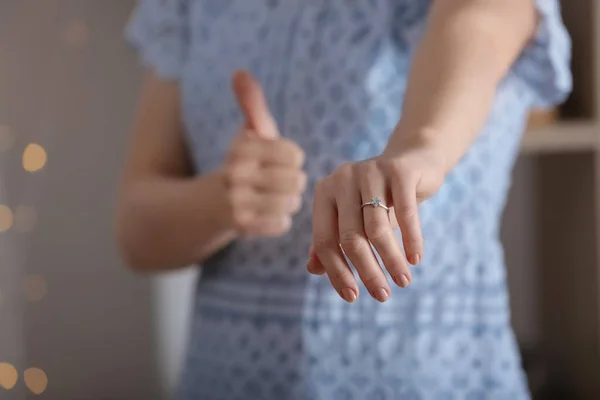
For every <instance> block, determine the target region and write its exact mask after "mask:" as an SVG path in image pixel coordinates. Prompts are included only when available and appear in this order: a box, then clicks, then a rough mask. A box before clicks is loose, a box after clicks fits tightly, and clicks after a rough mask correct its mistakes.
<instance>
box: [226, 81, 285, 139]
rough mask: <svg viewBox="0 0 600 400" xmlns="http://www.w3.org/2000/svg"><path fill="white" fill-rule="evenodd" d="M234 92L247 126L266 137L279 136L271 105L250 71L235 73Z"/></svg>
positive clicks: (274, 137)
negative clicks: (270, 108)
mask: <svg viewBox="0 0 600 400" xmlns="http://www.w3.org/2000/svg"><path fill="white" fill-rule="evenodd" d="M232 86H233V93H234V94H235V97H236V99H237V102H238V104H239V106H240V109H241V110H242V112H243V113H244V117H245V119H246V127H247V128H248V129H250V130H253V131H255V132H256V133H257V134H258V135H259V136H260V137H262V138H265V139H277V138H279V129H278V128H277V123H276V122H275V119H274V118H273V115H271V112H270V111H269V105H268V104H267V100H266V99H265V95H264V93H263V90H262V88H261V86H260V83H258V82H257V81H256V79H254V77H253V76H252V75H251V74H250V73H249V72H248V71H237V72H236V73H235V74H234V75H233V81H232Z"/></svg>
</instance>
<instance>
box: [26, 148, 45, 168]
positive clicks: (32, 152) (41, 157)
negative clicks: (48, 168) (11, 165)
mask: <svg viewBox="0 0 600 400" xmlns="http://www.w3.org/2000/svg"><path fill="white" fill-rule="evenodd" d="M47 160H48V156H47V155H46V150H44V148H43V147H42V146H40V145H39V144H36V143H31V144H28V145H27V147H26V148H25V151H24V152H23V168H25V171H28V172H35V171H39V170H40V169H42V168H44V165H46V161H47Z"/></svg>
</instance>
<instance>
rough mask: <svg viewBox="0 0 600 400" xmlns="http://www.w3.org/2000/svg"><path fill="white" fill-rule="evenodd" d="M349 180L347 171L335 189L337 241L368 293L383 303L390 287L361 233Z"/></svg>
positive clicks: (357, 193)
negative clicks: (346, 175) (345, 176)
mask: <svg viewBox="0 0 600 400" xmlns="http://www.w3.org/2000/svg"><path fill="white" fill-rule="evenodd" d="M353 182H354V179H353V176H352V175H351V174H349V177H348V179H343V181H342V182H340V184H339V185H338V190H337V191H336V202H337V206H338V211H339V218H338V221H339V222H338V224H339V240H340V244H341V246H342V250H344V253H345V254H346V256H347V257H348V259H349V260H350V261H351V262H352V264H353V265H354V267H355V268H356V270H357V272H358V274H359V276H360V279H361V280H362V281H363V283H364V284H365V286H366V288H367V290H368V291H369V293H370V294H371V296H372V297H373V298H375V299H376V300H377V301H379V302H382V303H383V302H385V301H386V300H387V299H388V298H389V294H390V288H389V284H388V281H387V279H386V278H385V274H384V273H383V271H382V270H381V266H380V265H379V263H378V262H377V258H376V257H375V254H374V253H373V249H372V248H371V244H370V243H369V240H368V239H367V235H366V234H365V229H364V222H363V216H362V212H361V209H360V204H361V202H360V201H361V197H360V191H359V190H358V187H356V184H354V183H353Z"/></svg>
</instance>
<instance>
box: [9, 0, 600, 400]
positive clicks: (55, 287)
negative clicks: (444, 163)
mask: <svg viewBox="0 0 600 400" xmlns="http://www.w3.org/2000/svg"><path fill="white" fill-rule="evenodd" d="M133 5H134V1H133V0H102V1H99V0H44V1H37V0H1V1H0V399H2V400H4V399H7V400H12V399H19V400H21V399H29V398H39V399H51V400H83V399H90V400H91V399H93V400H102V399H115V400H116V399H144V400H153V399H168V398H169V397H170V394H171V393H172V390H173V388H174V387H175V385H176V384H177V376H178V371H179V366H180V362H181V356H182V354H183V351H184V346H185V336H186V333H187V317H188V314H189V313H190V306H191V304H190V296H191V291H192V287H193V284H194V280H195V275H196V273H197V272H196V271H195V269H194V268H190V269H188V270H185V271H181V272H178V273H176V274H172V275H166V276H160V277H153V278H149V277H140V276H135V275H133V274H132V273H131V272H129V271H128V270H127V269H126V268H125V267H124V266H123V264H122V263H121V261H120V260H119V257H118V255H117V252H116V249H115V245H114V241H113V230H112V215H113V210H114V207H115V196H116V187H117V181H118V176H119V171H120V168H121V164H122V159H123V155H124V150H125V146H126V142H127V136H128V132H129V127H130V124H131V119H132V114H133V110H134V108H135V102H136V97H137V92H138V89H139V85H140V78H141V72H142V71H141V70H140V68H139V66H138V63H137V61H136V58H135V56H134V54H133V52H132V51H131V50H130V49H128V47H127V46H126V44H125V42H124V41H123V39H122V36H123V28H124V25H125V23H126V21H127V19H128V16H129V13H130V11H131V9H132V7H133ZM563 8H564V14H565V19H566V22H567V25H568V28H569V30H570V31H571V34H572V36H573V39H574V62H573V69H574V73H575V92H574V94H573V95H572V96H571V98H570V99H569V101H568V103H567V104H566V105H565V106H564V107H562V108H561V109H557V110H535V112H534V113H533V114H532V119H531V123H530V128H529V130H528V132H527V134H526V135H525V137H524V140H523V147H522V149H523V152H522V156H521V157H520V158H519V161H518V163H517V167H516V170H515V173H514V176H515V182H514V185H513V189H512V192H511V196H510V199H509V202H508V204H507V212H506V216H505V219H504V224H503V232H502V235H503V241H504V243H505V246H506V259H507V264H508V268H509V282H510V288H511V295H512V312H513V323H514V326H515V331H516V334H517V337H518V340H519V343H520V344H521V347H522V350H523V357H524V364H525V367H526V369H527V372H528V375H529V379H530V385H531V388H532V391H533V394H534V398H536V399H563V398H564V399H598V398H600V390H599V386H600V367H599V364H600V357H599V356H600V350H599V349H600V346H599V343H600V330H599V329H598V327H599V325H598V324H599V323H600V319H599V315H600V314H599V304H600V303H599V296H598V294H599V287H600V279H599V277H598V267H599V257H598V249H599V248H600V245H599V243H600V242H599V238H600V235H599V234H598V233H599V231H600V208H599V207H600V201H599V196H600V162H599V161H600V159H599V158H598V157H599V156H600V153H599V147H598V143H599V141H598V133H599V127H600V125H598V121H597V117H598V115H600V114H599V113H600V105H599V103H598V94H600V84H599V81H600V80H599V79H597V76H598V74H600V29H598V28H600V6H599V5H597V2H595V1H593V0H578V1H577V2H568V1H564V4H563Z"/></svg>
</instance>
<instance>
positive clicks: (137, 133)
mask: <svg viewBox="0 0 600 400" xmlns="http://www.w3.org/2000/svg"><path fill="white" fill-rule="evenodd" d="M535 25H536V14H535V9H534V6H533V0H503V1H497V2H492V1H488V0H444V1H436V2H434V3H433V5H432V9H431V13H430V16H429V21H428V27H427V30H426V33H425V36H424V38H423V40H422V42H421V44H420V45H419V47H418V49H417V52H416V55H415V58H414V61H413V68H412V72H411V74H410V76H409V85H408V90H407V93H406V98H405V103H404V109H403V118H402V120H401V121H400V122H399V124H398V125H397V127H396V129H395V131H394V132H393V134H392V136H391V139H390V141H389V144H388V146H387V147H386V149H385V151H384V152H383V153H382V154H381V155H380V156H378V157H376V158H374V159H371V160H366V161H363V162H359V163H351V164H345V165H342V166H340V167H339V168H338V169H337V170H336V171H335V172H334V173H333V174H332V175H330V176H328V177H326V178H325V179H323V180H321V181H320V182H319V183H318V184H317V187H316V190H315V197H314V202H313V210H314V211H313V212H314V223H313V226H314V229H313V243H314V245H313V248H312V249H311V255H310V258H309V261H308V265H307V268H308V271H309V272H311V273H314V274H327V276H328V277H329V280H330V281H331V284H332V285H333V287H334V288H335V289H336V291H337V292H338V293H339V295H340V296H341V297H342V298H343V299H344V300H346V301H348V302H353V301H355V300H356V299H357V298H358V296H359V289H358V283H357V280H356V278H355V276H354V274H353V273H352V271H351V269H350V268H349V266H348V264H347V263H346V261H345V258H344V253H345V254H346V255H347V256H348V258H349V259H350V260H351V261H352V264H353V265H354V267H355V268H356V270H357V272H358V275H359V278H360V279H361V280H362V281H363V283H364V284H365V286H366V288H367V289H368V290H369V293H370V294H371V296H373V297H374V298H376V299H377V300H379V301H382V302H383V301H386V300H387V299H388V298H389V295H390V293H391V292H390V286H389V283H388V281H387V279H386V278H385V275H384V273H383V271H382V268H381V266H379V264H378V263H377V261H376V259H375V257H374V254H373V252H372V250H371V246H370V243H371V244H373V246H374V247H375V248H376V250H377V252H378V253H379V254H380V256H381V258H382V260H383V264H384V265H383V267H384V268H386V269H387V271H388V272H389V273H390V275H391V276H392V278H393V280H394V282H395V283H396V284H397V285H399V286H401V287H406V286H408V285H409V284H410V281H411V274H410V269H409V263H408V262H407V258H408V261H409V262H410V263H412V264H415V265H416V264H418V263H419V262H420V261H421V260H422V258H423V238H422V234H421V228H420V223H419V215H418V208H417V207H418V204H419V203H420V202H422V201H424V200H426V199H427V198H429V197H431V196H433V195H434V194H435V193H436V192H437V190H438V189H439V187H440V186H441V184H442V183H443V181H444V178H445V176H446V174H447V173H448V171H449V170H450V169H452V167H453V166H454V165H455V164H456V163H457V162H458V161H459V160H460V158H461V157H462V155H463V154H464V153H465V152H466V151H467V150H468V148H469V147H470V145H471V144H472V143H473V141H474V140H475V138H476V137H477V134H478V132H479V131H480V130H481V128H482V126H483V124H484V122H485V120H486V118H487V116H488V114H489V111H490V108H491V105H492V104H493V100H494V93H495V90H496V87H497V85H498V83H499V82H500V80H501V79H502V77H503V76H504V75H505V74H506V72H507V71H508V69H509V68H510V66H511V64H512V63H513V62H514V60H515V59H516V58H517V56H518V55H519V54H520V52H521V51H522V49H523V47H524V46H525V44H526V43H527V41H528V40H529V38H530V37H531V36H532V34H533V32H534V30H535ZM233 88H234V92H235V94H236V97H237V99H238V102H239V104H240V111H241V112H242V113H243V114H244V116H245V119H246V122H245V124H244V126H242V127H240V131H239V133H238V136H237V138H236V139H235V140H234V141H233V143H232V144H231V148H230V151H229V156H228V157H227V160H226V162H225V164H224V165H223V166H222V168H220V169H219V170H217V171H215V172H212V173H209V174H206V175H203V176H200V177H193V176H192V175H191V167H190V161H189V158H188V153H187V151H186V148H185V144H184V138H183V135H182V129H181V122H180V104H179V88H178V86H177V84H176V83H172V82H171V83H169V82H164V81H160V80H159V79H157V78H156V76H155V75H154V74H149V76H148V78H147V81H146V84H145V89H144V91H143V93H142V96H141V101H140V106H139V112H138V116H137V119H136V123H135V127H134V129H133V134H132V144H131V146H130V151H129V156H128V162H127V165H126V168H125V174H124V179H123V184H122V188H121V193H120V199H119V207H118V212H117V224H116V226H117V236H118V243H119V245H120V248H121V250H122V253H123V254H124V256H125V258H126V260H127V261H128V263H129V265H131V266H132V268H134V269H136V270H139V271H158V270H168V269H175V268H179V267H183V266H186V265H190V264H192V263H196V262H198V261H202V260H204V259H206V258H207V257H210V256H211V255H212V254H214V253H215V252H217V251H218V250H220V249H221V248H223V247H224V246H225V245H227V244H228V243H230V242H231V241H232V240H234V239H236V238H238V237H240V236H244V235H251V236H278V235H282V234H284V233H285V232H287V231H288V230H289V228H290V223H291V218H290V217H291V215H292V214H293V213H294V212H296V211H297V210H298V208H299V202H300V196H301V193H302V192H303V190H304V188H305V185H306V176H305V174H304V173H303V172H302V169H301V166H302V163H303V160H304V154H303V152H302V150H301V149H300V148H299V147H298V146H297V145H295V144H294V143H292V142H290V141H288V140H285V139H281V138H280V137H279V133H278V130H277V126H276V124H275V122H274V119H273V117H272V116H271V113H270V112H269V110H268V106H267V104H266V101H265V100H264V96H263V94H262V90H261V89H260V86H259V84H258V83H257V82H256V81H254V79H252V77H251V76H249V75H248V74H247V73H243V72H242V73H238V74H236V76H234V78H233ZM465 110H468V112H465ZM278 155H281V156H278ZM206 193H211V196H206V195H205V194H206ZM374 196H381V197H382V199H383V200H384V202H385V204H387V205H389V206H392V207H393V209H392V211H391V212H390V213H389V215H388V213H387V212H385V210H383V209H381V208H373V207H365V208H364V209H361V204H363V203H365V202H368V201H369V200H370V199H371V198H373V197H374ZM261 204H269V207H267V208H265V207H262V206H261ZM340 216H343V218H340ZM397 226H399V227H400V229H401V231H402V237H403V243H402V244H400V243H398V241H397V240H396V239H395V236H394V235H393V229H394V228H395V227H397ZM403 248H404V249H403ZM404 252H406V255H407V257H406V258H405V257H404Z"/></svg>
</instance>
